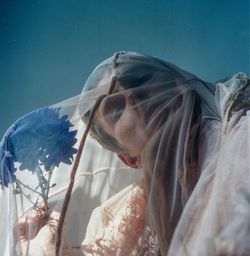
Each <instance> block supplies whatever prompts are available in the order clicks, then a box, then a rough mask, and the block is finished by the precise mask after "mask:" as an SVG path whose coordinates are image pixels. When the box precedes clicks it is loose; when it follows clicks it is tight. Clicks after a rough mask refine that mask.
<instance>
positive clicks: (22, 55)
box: [0, 0, 250, 136]
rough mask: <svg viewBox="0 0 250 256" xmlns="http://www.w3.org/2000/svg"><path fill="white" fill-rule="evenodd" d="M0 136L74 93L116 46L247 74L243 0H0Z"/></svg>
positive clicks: (202, 68) (217, 72)
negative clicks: (17, 122)
mask: <svg viewBox="0 0 250 256" xmlns="http://www.w3.org/2000/svg"><path fill="white" fill-rule="evenodd" d="M0 32H1V38H0V110H1V111H0V120H1V121H0V136H1V135H3V133H4V131H5V130H6V129H7V128H8V127H9V126H10V125H11V123H12V122H14V121H15V120H16V119H17V118H18V117H20V116H22V115H23V114H25V113H27V112H30V111H32V110H34V109H36V108H39V107H42V106H47V105H51V104H53V103H56V102H59V101H61V100H64V99H66V98H69V97H71V96H74V95H76V94H79V93H80V92H81V90H82V87H83V85H84V81H85V80H86V78H87V76H88V74H89V73H90V72H91V71H92V69H93V68H94V67H95V66H96V65H97V64H98V63H99V62H100V61H102V60H103V59H105V58H107V57H109V56H111V55H112V54H113V52H114V51H118V50H130V51H138V52H142V53H147V54H151V55H154V56H157V57H160V58H163V59H165V60H168V61H170V62H173V63H175V64H177V65H179V66H181V67H182V68H184V69H187V70H189V71H191V72H193V73H195V74H196V75H198V76H200V77H201V78H203V79H205V80H209V81H215V80H218V79H221V78H223V77H226V76H231V75H232V74H234V73H236V72H238V71H243V72H246V73H248V75H249V73H250V72H249V69H250V64H249V45H250V42H249V36H250V32H249V0H241V1H235V0H206V1H205V0H200V1H196V0H189V1H185V0H144V1H143V0H140V1H139V0H126V1H125V0H123V1H121V0H115V1H111V0H99V1H97V0H71V1H70V0H67V1H66V0H60V1H59V0H57V1H55V0H40V1H39V0H33V1H28V0H22V1H18V0H1V1H0Z"/></svg>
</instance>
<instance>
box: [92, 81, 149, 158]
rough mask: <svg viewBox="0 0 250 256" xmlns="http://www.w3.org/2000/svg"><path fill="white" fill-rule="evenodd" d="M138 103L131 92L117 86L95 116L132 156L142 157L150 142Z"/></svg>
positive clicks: (103, 127) (99, 123)
mask: <svg viewBox="0 0 250 256" xmlns="http://www.w3.org/2000/svg"><path fill="white" fill-rule="evenodd" d="M137 103H138V102H137V99H136V97H135V95H134V94H133V93H132V92H131V90H124V88H123V87H122V86H120V85H116V87H115V89H114V90H113V93H112V94H111V95H108V96H106V97H105V98H104V99H103V100H102V102H101V104H100V106H99V108H98V110H97V113H96V115H95V122H96V123H98V125H99V126H101V127H102V129H104V130H105V132H106V133H108V134H109V135H111V136H112V137H114V138H115V139H116V140H117V141H118V142H119V144H120V145H121V146H122V147H123V148H125V149H126V150H127V152H128V153H129V154H130V155H131V156H139V155H141V153H142V151H143V148H144V146H145V143H146V142H147V140H148V138H147V137H148V136H147V134H146V132H145V124H144V121H143V120H144V118H143V113H142V109H141V108H140V106H139V105H138V104H137Z"/></svg>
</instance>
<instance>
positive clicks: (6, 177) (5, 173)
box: [0, 146, 16, 187]
mask: <svg viewBox="0 0 250 256" xmlns="http://www.w3.org/2000/svg"><path fill="white" fill-rule="evenodd" d="M15 171H16V168H15V167H14V159H13V157H12V156H11V155H10V153H9V152H8V151H5V150H4V148H3V147H2V146H0V185H1V186H5V187H8V184H9V183H12V182H14V181H15V180H16V176H15V174H14V173H15Z"/></svg>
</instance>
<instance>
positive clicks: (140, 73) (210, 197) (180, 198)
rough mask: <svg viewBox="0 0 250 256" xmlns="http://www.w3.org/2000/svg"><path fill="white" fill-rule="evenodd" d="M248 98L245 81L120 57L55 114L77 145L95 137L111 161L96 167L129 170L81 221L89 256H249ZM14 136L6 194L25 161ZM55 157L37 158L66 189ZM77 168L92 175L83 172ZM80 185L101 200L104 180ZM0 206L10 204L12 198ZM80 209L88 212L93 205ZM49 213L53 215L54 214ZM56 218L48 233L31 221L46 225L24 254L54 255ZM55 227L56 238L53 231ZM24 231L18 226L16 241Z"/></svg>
mask: <svg viewBox="0 0 250 256" xmlns="http://www.w3.org/2000/svg"><path fill="white" fill-rule="evenodd" d="M249 97H250V88H249V80H248V79H247V77H246V75H245V74H244V73H238V74H236V75H235V76H233V77H232V78H231V79H228V80H226V81H223V82H220V83H217V85H216V86H215V85H214V84H210V83H207V82H204V81H203V80H201V79H199V78H198V77H196V76H195V75H193V74H191V73H189V72H186V71H184V70H182V69H180V68H179V67H177V66H175V65H173V64H171V63H168V62H165V61H162V60H160V59H157V58H154V57H151V56H146V55H142V54H138V53H133V52H118V53H116V54H114V56H113V57H111V58H109V59H107V60H105V61H104V62H102V63H101V64H100V65H99V66H97V68H96V69H95V70H94V71H93V73H92V74H91V75H90V77H89V79H88V80H87V82H86V85H85V87H84V90H83V93H82V94H81V95H80V96H78V97H76V98H73V99H70V100H68V101H65V102H63V103H61V104H60V103H59V104H57V105H55V106H54V108H56V109H58V116H60V117H61V119H63V117H64V116H65V115H67V118H68V120H70V123H71V124H70V125H71V126H72V128H70V129H68V131H69V132H71V135H72V136H73V135H75V137H76V140H77V141H79V140H80V138H81V137H82V136H83V132H84V131H85V129H87V128H90V134H91V136H92V137H93V138H94V139H95V140H96V141H97V142H99V143H100V144H101V145H102V146H103V148H104V151H103V152H108V151H111V152H113V153H110V154H109V153H108V155H107V154H106V153H105V155H104V154H103V152H101V153H100V157H101V158H102V159H103V158H105V161H106V162H100V160H99V159H100V158H98V162H99V167H107V166H108V167H109V169H110V170H111V169H113V166H114V169H115V172H114V173H115V175H120V173H119V171H120V170H121V167H120V165H121V163H120V162H119V161H118V159H117V158H116V156H118V158H119V159H120V160H121V161H122V162H123V163H125V165H127V166H129V167H131V168H132V169H131V170H128V171H127V172H126V173H125V175H124V177H122V179H121V177H118V178H120V179H119V181H120V183H122V182H123V181H125V180H126V182H124V184H119V186H118V187H117V188H116V189H115V190H114V191H113V193H106V192H107V190H111V188H112V187H114V184H115V179H112V181H113V182H114V183H113V184H111V186H110V187H108V188H106V189H105V193H106V194H108V195H107V196H106V197H104V198H102V200H99V203H100V204H99V206H98V204H95V205H93V207H92V209H91V207H89V208H90V212H92V210H93V212H92V214H91V217H90V214H86V215H83V216H81V218H82V219H88V220H89V219H90V220H89V221H87V222H88V225H86V232H84V237H82V240H83V242H82V249H81V250H82V253H83V255H248V254H249V252H250V251H249V250H250V248H249V235H250V233H249V214H248V212H249V195H250V194H249V183H250V181H249V171H250V170H249V166H250V165H249V161H250V160H249V145H250V142H249V123H250V118H249V105H250V101H249ZM61 119H60V120H61ZM64 119H65V120H66V117H65V118H64ZM44 122H45V123H46V120H45V119H44ZM83 122H84V123H85V124H86V125H84V124H83ZM23 126H25V124H24V125H23ZM14 127H15V126H14ZM86 127H87V128H86ZM30 128H31V127H29V129H30ZM41 130H42V131H43V130H44V129H41ZM19 131H20V130H19ZM74 131H75V132H74ZM17 135H18V129H15V128H14V129H11V130H10V132H8V133H7V136H5V139H4V141H5V144H3V143H2V144H3V145H4V146H6V147H11V149H12V150H11V151H10V155H6V153H5V155H4V157H3V160H2V163H3V164H4V165H3V166H4V168H3V169H2V170H1V173H2V177H3V178H2V179H1V182H2V184H4V181H5V183H6V182H7V181H8V185H9V187H8V189H9V192H8V193H9V194H10V189H11V186H12V184H14V181H15V178H14V176H13V173H14V174H15V175H16V173H17V171H16V170H15V172H13V171H12V172H11V171H9V175H8V180H7V178H5V179H4V177H7V176H6V172H7V171H8V168H9V166H10V163H12V162H11V160H12V159H10V157H12V158H13V159H14V162H18V160H19V158H18V152H19V151H17V150H14V149H15V147H17V145H18V143H17V141H18V142H19V140H17V139H16V138H17ZM90 140H91V138H90ZM75 143H76V142H75V140H73V139H72V138H71V140H69V143H68V144H67V145H70V146H73V145H74V148H75V150H72V147H69V149H70V150H71V151H70V152H71V154H70V155H69V156H71V161H69V160H68V161H66V160H65V159H63V160H62V162H63V163H66V164H67V165H69V166H71V165H72V163H73V162H74V161H76V160H75V159H76V158H77V157H74V155H81V154H80V151H81V150H79V148H80V145H79V143H78V142H77V143H76V144H75ZM80 144H81V143H80ZM59 145H60V144H58V145H57V146H58V147H59ZM67 145H66V146H67ZM13 148H14V149H13ZM64 148H65V147H64ZM7 149H8V148H7ZM7 149H5V151H4V152H7ZM56 149H57V148H56ZM105 149H106V150H105ZM76 150H77V151H78V152H76ZM85 150H88V144H86V145H85ZM43 152H44V151H42V152H40V153H39V154H43ZM62 152H65V150H64V151H63V150H62ZM87 152H88V151H86V152H85V151H84V152H83V154H82V155H81V158H82V157H84V155H86V154H87ZM90 154H91V153H90ZM16 155H17V156H16ZM49 156H50V154H46V156H43V157H41V158H39V166H40V165H43V168H44V169H45V171H46V170H47V169H48V166H49V167H50V168H49V169H51V168H57V170H56V172H54V173H56V174H57V176H55V177H54V179H55V181H56V183H57V184H58V185H60V183H62V182H63V181H62V178H61V177H58V176H59V175H60V174H59V173H60V170H59V169H60V168H63V167H64V168H65V166H64V164H61V163H59V161H58V162H56V164H52V163H51V164H48V163H47V159H48V158H49ZM91 156H92V157H90V158H89V159H88V161H89V162H91V164H92V165H93V164H95V158H96V155H95V154H91ZM107 158H108V161H107ZM6 159H7V160H8V161H5V160H6ZM90 159H91V160H90ZM114 159H115V160H114ZM45 160H46V161H45ZM42 161H44V162H42ZM114 161H115V162H116V163H115V165H113V164H114ZM19 162H21V161H19ZM89 162H88V163H89ZM22 163H23V162H22ZM41 163H43V164H41ZM44 163H45V164H44ZM49 163H50V162H49ZM117 163H118V165H117ZM62 165H63V167H62ZM20 167H22V165H20V166H19V167H18V168H20ZM77 167H78V169H85V168H86V167H84V165H83V163H82V164H79V165H78V166H77ZM39 168H40V167H39ZM20 169H21V170H22V168H20ZM69 169H70V168H69ZM73 169H74V168H73ZM92 169H93V167H92ZM134 169H139V170H138V173H141V175H138V176H139V177H135V176H136V175H134V174H133V172H134V171H133V170H134ZM12 170H13V168H12ZM85 170H86V169H85ZM110 173H111V172H110V171H108V172H107V175H108V177H109V176H110V175H111V174H110ZM117 173H118V174H117ZM85 174H86V173H85ZM4 175H5V176H4ZM11 175H12V176H11ZM83 176H84V182H86V179H88V177H89V176H91V177H92V178H91V179H95V182H91V183H88V185H89V184H90V185H89V186H90V187H91V188H92V189H94V190H97V191H101V190H99V189H98V186H99V187H100V186H101V185H100V184H98V181H99V180H100V179H101V177H100V176H99V172H92V173H91V175H83ZM125 177H126V178H125ZM128 177H132V178H130V179H129V178H128ZM73 178H74V177H73ZM108 180H109V181H110V179H108ZM102 181H105V180H102ZM121 181H122V182H121ZM64 182H65V181H64ZM101 183H102V182H101ZM125 183H127V184H126V185H125ZM19 184H20V182H19ZM86 184H87V183H83V184H81V185H86ZM102 184H103V183H102ZM129 184H130V185H129ZM77 185H78V186H79V185H80V184H76V186H77ZM127 185H128V186H127ZM76 186H75V187H76ZM102 192H103V191H102ZM101 196H102V194H99V197H101ZM2 198H3V199H5V202H6V201H7V200H9V199H8V196H7V195H4V196H2ZM78 200H79V199H78ZM84 200H85V201H86V202H87V203H86V204H85V206H84V207H86V205H87V204H88V203H89V202H91V201H92V200H93V198H86V197H84ZM70 205H71V207H69V208H67V209H69V211H70V210H71V211H72V209H75V208H76V207H77V206H78V207H79V205H78V203H77V199H76V203H75V205H74V192H73V195H72V197H71V202H70ZM96 206H98V207H97V208H96ZM50 209H56V207H54V206H53V205H51V206H50ZM59 211H60V212H61V208H60V207H59ZM67 214H69V213H67ZM17 215H18V214H17ZM59 215H60V214H59V213H55V212H52V214H50V220H49V223H48V224H47V219H46V220H45V221H44V218H41V219H39V218H38V221H35V222H36V223H39V222H40V220H43V221H44V224H42V225H40V226H39V227H38V230H37V231H36V232H35V235H34V236H35V238H33V237H32V238H30V237H29V238H28V241H27V239H26V241H25V242H23V241H22V242H21V246H22V245H23V244H25V246H26V244H27V243H28V244H29V247H30V248H32V247H35V246H34V244H35V245H36V246H40V248H48V249H46V250H43V252H41V255H50V254H49V253H51V255H54V254H53V250H54V245H55V241H54V237H55V230H56V226H57V221H55V220H57V219H58V218H59V217H58V216H59ZM62 215H63V210H62V214H61V216H62ZM69 215H70V214H69ZM33 219H34V218H33ZM33 219H32V220H33ZM12 220H13V218H12ZM52 222H53V225H54V226H55V228H54V229H51V228H50V227H51V223H52ZM54 222H56V223H54ZM21 224H22V222H21ZM59 226H60V223H59ZM66 226H68V227H70V222H69V219H68V220H67V221H66V224H65V227H64V231H65V233H67V230H70V228H68V229H67V227H66ZM16 229H17V228H16ZM16 229H15V230H16ZM58 229H59V228H58ZM22 231H23V230H22V229H21V231H20V224H19V236H20V233H21V234H22V235H23V232H22ZM16 232H17V233H18V230H17V231H16ZM37 232H38V233H37ZM73 232H74V231H71V232H69V236H68V237H67V235H65V239H64V241H65V242H64V246H61V247H62V248H61V253H62V254H64V255H71V254H73V253H74V250H73V246H72V243H71V244H70V243H68V241H67V240H68V238H69V237H70V235H71V234H72V233H73ZM36 233H37V234H36ZM57 234H58V233H57ZM24 236H25V235H24ZM14 237H15V238H16V235H14ZM39 237H40V238H39ZM83 238H84V239H83ZM61 239H63V238H62V237H61ZM16 240H17V242H16V244H20V242H18V238H16ZM59 240H60V238H59ZM57 241H58V235H57ZM63 247H64V248H63ZM37 248H38V247H37ZM49 250H51V252H49ZM30 252H31V251H30ZM42 253H43V254H42ZM75 253H78V252H76V251H75ZM79 253H80V251H79ZM11 255H12V254H11ZM13 255H15V254H14V253H13ZM20 255H21V254H20ZM30 255H32V253H31V254H30Z"/></svg>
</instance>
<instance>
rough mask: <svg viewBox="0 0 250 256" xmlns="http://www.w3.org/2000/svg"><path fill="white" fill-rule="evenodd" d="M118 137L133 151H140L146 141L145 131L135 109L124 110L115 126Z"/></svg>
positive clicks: (121, 142) (120, 141) (122, 143)
mask: <svg viewBox="0 0 250 256" xmlns="http://www.w3.org/2000/svg"><path fill="white" fill-rule="evenodd" d="M115 134H116V138H117V140H118V141H119V143H120V144H121V145H123V146H124V147H125V148H127V149H128V150H129V151H131V152H135V153H140V152H141V150H142V148H143V145H144V143H145V133H144V129H143V127H142V126H141V125H140V118H139V116H137V114H136V112H134V111H133V110H130V111H129V110H128V111H124V113H123V115H122V117H121V118H120V120H119V121H118V122H117V124H116V127H115Z"/></svg>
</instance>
